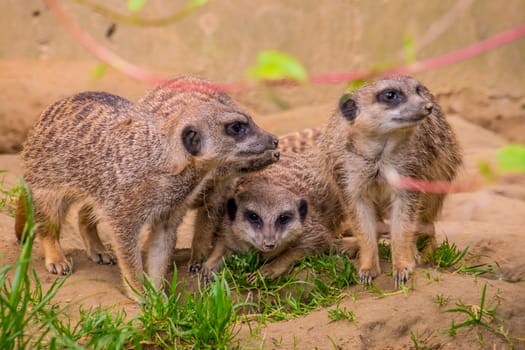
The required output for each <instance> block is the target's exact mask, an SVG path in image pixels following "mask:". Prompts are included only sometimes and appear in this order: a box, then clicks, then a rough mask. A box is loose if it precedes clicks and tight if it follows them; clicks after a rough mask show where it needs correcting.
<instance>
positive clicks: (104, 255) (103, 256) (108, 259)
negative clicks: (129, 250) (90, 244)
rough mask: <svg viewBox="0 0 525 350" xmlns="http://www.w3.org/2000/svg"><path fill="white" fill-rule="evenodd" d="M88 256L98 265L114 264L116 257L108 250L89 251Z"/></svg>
mask: <svg viewBox="0 0 525 350" xmlns="http://www.w3.org/2000/svg"><path fill="white" fill-rule="evenodd" d="M88 257H89V258H90V259H91V260H92V261H94V262H96V263H97V264H99V265H116V264H117V258H116V257H115V256H114V255H113V253H111V252H108V251H96V252H89V253H88Z"/></svg>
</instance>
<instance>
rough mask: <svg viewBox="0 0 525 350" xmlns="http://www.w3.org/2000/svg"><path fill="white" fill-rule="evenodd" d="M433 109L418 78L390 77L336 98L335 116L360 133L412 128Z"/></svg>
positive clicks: (426, 90) (429, 98) (428, 93)
mask: <svg viewBox="0 0 525 350" xmlns="http://www.w3.org/2000/svg"><path fill="white" fill-rule="evenodd" d="M436 108H437V106H436V102H435V99H434V97H433V96H432V94H431V93H430V92H429V90H428V89H427V88H426V87H424V86H423V85H422V84H421V83H420V82H419V81H417V80H415V79H413V78H410V77H406V76H401V77H391V78H384V79H379V80H377V81H374V82H372V83H370V84H367V85H365V86H363V87H362V88H360V89H358V90H357V91H355V92H353V93H349V94H344V95H343V96H342V97H341V99H340V100H339V106H338V112H339V115H340V116H341V117H342V118H344V119H345V120H347V121H348V122H349V123H350V127H351V128H353V129H355V130H358V131H359V132H362V133H364V134H379V135H382V134H388V133H391V132H395V131H397V130H403V129H407V128H413V127H415V126H417V125H418V124H419V123H420V122H421V121H422V120H424V119H425V118H426V117H428V116H429V115H430V114H431V113H432V112H433V111H434V110H435V109H436Z"/></svg>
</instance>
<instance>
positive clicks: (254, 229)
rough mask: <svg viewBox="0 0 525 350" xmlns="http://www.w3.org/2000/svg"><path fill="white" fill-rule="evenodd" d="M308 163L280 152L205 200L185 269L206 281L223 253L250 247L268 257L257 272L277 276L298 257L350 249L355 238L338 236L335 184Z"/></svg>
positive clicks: (217, 267) (223, 255)
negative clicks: (274, 159)
mask: <svg viewBox="0 0 525 350" xmlns="http://www.w3.org/2000/svg"><path fill="white" fill-rule="evenodd" d="M310 164H311V162H309V161H308V160H307V159H306V158H303V157H301V156H299V155H297V154H294V153H288V154H286V153H284V154H282V156H281V159H280V160H279V162H277V163H275V164H272V165H270V166H268V167H267V168H265V169H263V170H261V171H260V172H257V173H251V174H247V175H245V176H243V177H241V178H237V179H236V181H235V183H233V184H232V185H231V186H230V188H229V189H228V190H225V191H222V192H221V193H220V194H218V195H217V196H216V197H214V198H213V199H212V200H210V201H209V202H208V204H207V206H206V208H202V209H201V210H202V213H201V215H198V220H197V221H196V227H195V233H194V239H193V244H192V263H191V265H190V271H191V272H199V271H200V274H201V277H202V278H203V280H204V281H205V282H206V281H209V280H210V279H211V278H212V273H213V272H218V270H219V268H220V267H221V265H222V262H223V259H224V258H225V257H227V256H229V255H231V254H232V253H235V252H244V253H245V252H247V251H248V250H249V249H255V250H256V251H258V252H259V253H261V255H262V257H263V259H264V260H265V261H267V262H268V263H267V264H265V265H264V266H263V267H262V269H261V273H262V274H263V275H264V276H266V277H269V278H276V277H278V276H280V275H282V274H284V273H285V272H286V271H288V270H289V269H290V267H291V266H292V265H293V263H294V262H296V261H297V260H299V259H301V258H302V257H305V256H308V255H314V254H318V253H324V252H328V251H330V250H331V249H332V248H333V249H335V250H344V251H349V250H352V247H353V249H354V250H355V249H356V244H355V240H352V239H340V236H341V234H342V232H340V230H339V223H341V222H344V219H343V217H342V216H343V211H342V210H341V203H340V202H339V197H338V195H337V192H336V190H335V188H331V187H330V186H329V183H327V182H325V181H324V180H323V179H322V178H320V177H319V176H318V175H319V174H318V173H317V172H312V171H310ZM203 260H205V262H204V263H203V262H202V261H203Z"/></svg>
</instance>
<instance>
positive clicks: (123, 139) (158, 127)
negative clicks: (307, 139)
mask: <svg viewBox="0 0 525 350" xmlns="http://www.w3.org/2000/svg"><path fill="white" fill-rule="evenodd" d="M276 147H277V140H276V139H275V137H273V136H272V135H270V134H268V133H266V132H264V131H262V130H261V129H259V128H258V127H257V126H256V125H255V124H254V123H253V121H252V119H251V118H250V116H248V115H247V114H246V113H245V112H243V111H242V110H241V109H239V108H238V107H237V106H236V105H235V104H234V103H233V101H232V100H231V99H230V98H229V97H228V96H227V95H226V94H224V93H222V92H217V91H216V90H215V89H214V87H213V85H212V84H211V83H210V82H208V81H206V80H204V79H199V78H193V77H185V76H183V77H179V78H176V79H173V80H171V81H169V82H168V83H166V84H163V85H162V86H159V87H157V88H155V89H153V90H151V91H150V92H149V93H148V94H147V95H146V96H145V97H144V98H143V99H142V100H140V101H139V102H138V103H137V104H135V105H134V104H132V103H131V102H129V101H127V100H125V99H123V98H121V97H119V96H115V95H111V94H108V93H94V92H85V93H80V94H77V95H74V96H72V97H69V98H66V99H64V100H60V101H57V102H56V103H54V104H53V105H51V106H50V107H49V108H48V109H47V110H46V111H44V113H43V114H42V115H41V117H40V119H39V121H38V122H37V124H36V125H35V127H34V129H33V131H32V133H31V134H30V136H29V138H28V140H27V142H26V143H25V146H24V151H23V155H22V159H23V165H24V169H25V179H26V181H27V183H28V184H29V186H30V188H31V190H32V194H33V200H34V208H35V219H36V221H37V222H39V223H41V225H40V226H39V227H38V229H37V232H36V233H37V237H38V238H39V240H40V242H41V245H42V247H43V250H44V255H45V264H46V267H47V269H48V270H49V272H51V273H61V274H67V273H69V272H70V271H71V263H70V262H69V261H68V260H67V259H66V257H65V256H64V253H63V251H62V249H61V247H60V243H59V234H60V228H61V226H62V224H63V221H64V218H65V215H66V213H67V211H68V209H69V208H70V206H71V205H72V204H73V203H76V202H80V203H81V209H80V212H79V222H78V225H79V231H80V234H81V237H82V238H83V240H84V242H85V243H86V250H87V254H88V256H89V257H90V258H91V259H93V260H94V261H96V262H98V263H105V264H106V263H114V262H115V258H114V257H113V255H112V253H110V252H107V251H106V249H105V248H104V246H103V245H102V242H101V241H100V239H99V237H98V233H97V223H98V222H100V221H102V220H103V221H106V222H107V223H109V226H110V227H111V229H112V232H111V236H112V238H113V244H112V245H113V249H114V250H115V253H116V256H117V258H118V263H119V266H120V269H121V272H122V276H123V278H124V280H125V281H127V282H128V283H129V284H130V286H131V287H132V288H134V289H136V290H138V291H141V290H142V284H141V282H140V280H141V278H142V276H143V273H144V268H143V262H142V258H141V247H140V239H139V237H140V236H141V234H142V233H144V232H146V233H149V246H148V251H147V256H148V264H147V273H148V275H149V276H150V277H151V278H153V280H154V281H155V282H156V284H157V285H159V284H161V281H162V278H163V277H164V275H165V273H166V271H167V269H168V265H169V259H170V254H171V252H172V251H173V248H174V246H175V243H176V237H177V236H176V231H177V227H178V225H179V223H180V222H181V220H182V217H183V215H184V213H185V212H186V211H187V209H188V208H190V207H193V206H196V205H198V204H199V202H201V201H202V195H203V194H202V193H203V191H205V190H206V189H207V188H209V187H210V186H211V185H210V184H213V183H214V182H216V181H221V180H222V179H229V178H232V177H235V176H238V175H239V174H242V173H244V172H247V171H252V170H256V169H260V168H262V167H264V166H266V165H268V164H270V163H272V162H274V161H276V160H277V159H278V156H279V153H278V151H276ZM24 220H25V213H24V210H23V206H22V205H19V208H18V213H17V220H16V224H15V231H16V234H17V236H18V237H19V238H20V236H21V234H22V232H21V229H23V221H24Z"/></svg>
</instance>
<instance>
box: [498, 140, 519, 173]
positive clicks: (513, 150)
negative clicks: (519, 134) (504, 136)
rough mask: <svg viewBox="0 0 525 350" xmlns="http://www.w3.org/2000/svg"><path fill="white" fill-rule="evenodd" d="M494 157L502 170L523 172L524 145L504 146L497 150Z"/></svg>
mask: <svg viewBox="0 0 525 350" xmlns="http://www.w3.org/2000/svg"><path fill="white" fill-rule="evenodd" d="M496 157H497V160H498V166H499V168H500V169H501V171H502V172H525V145H520V144H510V145H508V146H505V147H503V148H501V149H500V150H499V151H498V153H497V155H496Z"/></svg>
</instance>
